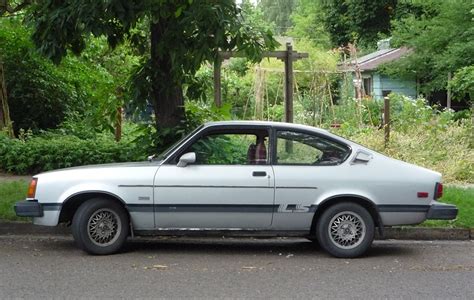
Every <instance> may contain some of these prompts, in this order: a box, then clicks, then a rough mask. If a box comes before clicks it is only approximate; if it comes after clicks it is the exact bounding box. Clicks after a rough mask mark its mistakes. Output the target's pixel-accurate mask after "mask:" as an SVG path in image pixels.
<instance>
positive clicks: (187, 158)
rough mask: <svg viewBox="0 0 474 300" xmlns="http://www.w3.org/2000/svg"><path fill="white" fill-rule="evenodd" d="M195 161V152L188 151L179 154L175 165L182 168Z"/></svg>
mask: <svg viewBox="0 0 474 300" xmlns="http://www.w3.org/2000/svg"><path fill="white" fill-rule="evenodd" d="M195 162H196V153H194V152H188V153H184V154H183V155H181V157H180V158H179V162H178V164H177V166H178V167H180V168H184V167H186V166H187V165H188V164H192V163H195Z"/></svg>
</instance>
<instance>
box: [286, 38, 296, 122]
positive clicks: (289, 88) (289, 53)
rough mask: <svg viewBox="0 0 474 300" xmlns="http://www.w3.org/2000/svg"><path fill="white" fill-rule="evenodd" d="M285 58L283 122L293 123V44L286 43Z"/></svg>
mask: <svg viewBox="0 0 474 300" xmlns="http://www.w3.org/2000/svg"><path fill="white" fill-rule="evenodd" d="M285 52H286V59H285V122H287V123H293V54H294V53H293V46H292V45H291V44H290V43H287V44H286V51H285Z"/></svg>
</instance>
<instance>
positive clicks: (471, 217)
mask: <svg viewBox="0 0 474 300" xmlns="http://www.w3.org/2000/svg"><path fill="white" fill-rule="evenodd" d="M440 200H441V202H444V203H449V204H454V205H456V206H457V207H458V210H459V212H458V217H457V218H456V220H448V221H442V220H430V221H426V222H424V223H422V224H421V226H423V227H446V228H453V227H455V228H474V188H462V187H445V191H444V195H443V197H442V198H441V199H440Z"/></svg>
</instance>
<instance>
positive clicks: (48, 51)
mask: <svg viewBox="0 0 474 300" xmlns="http://www.w3.org/2000/svg"><path fill="white" fill-rule="evenodd" d="M31 11H32V13H31V20H32V24H33V26H34V34H33V40H34V42H35V44H36V45H37V47H38V49H39V50H40V51H41V52H42V53H43V54H45V55H46V56H48V57H50V58H51V59H52V60H53V61H54V62H56V63H59V62H60V61H61V59H62V58H63V57H64V56H66V55H67V53H68V51H71V52H73V53H74V54H80V53H81V52H82V51H83V50H84V48H85V45H86V42H87V38H88V37H89V36H90V35H91V34H92V35H94V36H106V37H107V40H108V43H109V45H110V47H111V48H114V47H115V46H117V45H118V44H120V43H122V42H123V41H124V40H128V41H130V43H131V45H132V46H133V47H134V48H135V49H137V51H140V52H141V53H142V54H143V59H142V64H141V67H140V68H139V69H138V71H137V74H136V75H135V78H140V79H142V80H141V82H140V83H139V84H140V86H141V87H143V88H145V89H146V90H145V91H143V90H142V91H140V92H138V93H135V95H140V96H142V101H146V100H149V101H150V102H151V103H152V104H153V107H154V112H155V117H156V126H157V128H170V127H174V126H176V125H177V124H178V123H179V122H180V121H181V120H182V118H183V88H182V82H183V78H184V76H185V74H194V73H195V72H196V71H197V70H198V68H199V67H200V66H201V64H202V63H203V62H205V61H213V60H214V59H216V57H217V52H218V50H238V51H242V52H244V53H245V54H246V55H247V56H249V57H251V58H252V59H254V60H257V59H258V58H259V56H260V54H261V52H262V51H263V50H264V49H269V48H273V47H275V46H276V41H275V40H274V39H273V37H272V35H271V33H270V32H268V31H264V30H261V29H260V28H255V27H253V26H252V25H251V24H249V23H247V22H246V20H245V18H244V16H243V15H242V13H241V10H240V9H239V7H238V6H237V5H236V4H235V2H234V0H221V1H211V0H148V1H139V0H135V1H124V0H111V1H91V0H76V1H38V2H37V3H36V4H34V5H33V6H32V8H31Z"/></svg>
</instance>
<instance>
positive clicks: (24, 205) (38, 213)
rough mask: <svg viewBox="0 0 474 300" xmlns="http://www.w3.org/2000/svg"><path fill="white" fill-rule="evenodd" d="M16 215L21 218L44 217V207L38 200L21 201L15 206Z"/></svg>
mask: <svg viewBox="0 0 474 300" xmlns="http://www.w3.org/2000/svg"><path fill="white" fill-rule="evenodd" d="M14 208H15V213H16V215H17V216H19V217H42V216H43V215H44V211H43V207H42V206H41V204H40V203H38V200H25V201H19V202H17V203H16V204H15V207H14Z"/></svg>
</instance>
